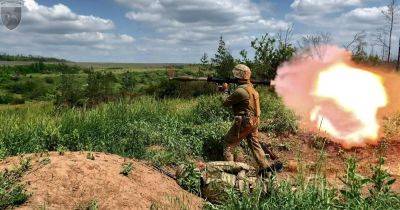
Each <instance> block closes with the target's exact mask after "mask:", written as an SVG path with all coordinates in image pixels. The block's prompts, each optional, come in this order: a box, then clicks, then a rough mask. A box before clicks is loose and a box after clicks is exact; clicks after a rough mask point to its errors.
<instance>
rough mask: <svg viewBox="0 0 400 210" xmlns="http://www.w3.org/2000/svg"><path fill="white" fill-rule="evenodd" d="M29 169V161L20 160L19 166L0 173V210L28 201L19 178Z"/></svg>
mask: <svg viewBox="0 0 400 210" xmlns="http://www.w3.org/2000/svg"><path fill="white" fill-rule="evenodd" d="M29 168H30V162H29V160H21V162H20V166H19V167H17V168H14V169H12V170H5V171H3V172H0V209H8V208H11V207H13V206H18V205H21V204H23V203H24V202H25V201H27V200H28V197H29V195H28V193H27V192H26V190H25V186H24V185H22V184H21V183H20V182H21V178H22V176H23V175H24V174H25V172H26V171H27V170H28V169H29Z"/></svg>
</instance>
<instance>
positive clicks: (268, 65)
mask: <svg viewBox="0 0 400 210" xmlns="http://www.w3.org/2000/svg"><path fill="white" fill-rule="evenodd" d="M277 42H278V43H277ZM251 47H252V48H253V49H254V50H255V57H254V61H253V65H252V69H253V71H254V72H255V75H256V76H257V77H259V78H263V79H267V80H273V79H275V77H276V73H277V70H278V67H279V65H281V64H282V63H283V62H284V61H287V60H289V59H290V58H292V56H293V55H294V52H295V48H294V47H293V46H292V45H291V44H288V43H283V42H282V41H277V40H276V38H275V37H272V36H270V35H269V34H268V33H267V34H265V35H263V36H262V37H261V38H260V39H259V38H256V39H255V40H253V41H252V42H251Z"/></svg>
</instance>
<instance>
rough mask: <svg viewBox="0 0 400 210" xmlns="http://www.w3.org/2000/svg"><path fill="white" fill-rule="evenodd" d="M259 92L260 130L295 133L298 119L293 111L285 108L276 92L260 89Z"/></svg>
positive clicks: (275, 132)
mask: <svg viewBox="0 0 400 210" xmlns="http://www.w3.org/2000/svg"><path fill="white" fill-rule="evenodd" d="M260 94H261V96H260V99H261V100H260V104H261V120H262V122H261V126H260V130H261V131H265V132H270V133H274V134H284V133H296V132H297V130H298V120H297V116H296V115H295V113H294V112H293V111H292V110H290V109H288V108H286V107H285V105H284V104H283V102H282V100H281V99H280V98H279V97H278V96H277V95H276V94H274V93H272V92H269V91H264V90H261V91H260Z"/></svg>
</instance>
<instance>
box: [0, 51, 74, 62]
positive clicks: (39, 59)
mask: <svg viewBox="0 0 400 210" xmlns="http://www.w3.org/2000/svg"><path fill="white" fill-rule="evenodd" d="M0 61H36V62H66V61H67V60H64V59H58V58H50V57H41V56H33V55H9V54H6V53H1V54H0Z"/></svg>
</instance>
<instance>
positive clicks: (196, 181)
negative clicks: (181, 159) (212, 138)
mask: <svg viewBox="0 0 400 210" xmlns="http://www.w3.org/2000/svg"><path fill="white" fill-rule="evenodd" d="M200 180H201V173H200V171H199V170H198V169H197V168H196V165H195V164H194V163H187V164H185V165H184V167H183V168H182V171H181V174H180V176H179V178H178V179H177V182H178V184H179V185H180V186H181V187H182V188H183V189H185V190H187V191H189V192H191V193H194V194H197V195H201V189H200V184H201V183H200Z"/></svg>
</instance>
